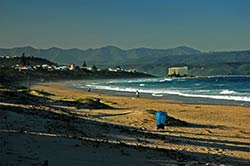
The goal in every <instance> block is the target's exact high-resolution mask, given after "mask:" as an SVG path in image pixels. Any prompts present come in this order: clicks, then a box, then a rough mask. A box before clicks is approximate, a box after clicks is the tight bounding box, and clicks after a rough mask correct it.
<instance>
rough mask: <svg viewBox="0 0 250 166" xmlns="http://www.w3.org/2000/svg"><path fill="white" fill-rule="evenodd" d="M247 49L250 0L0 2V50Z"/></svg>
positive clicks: (249, 41) (249, 34)
mask: <svg viewBox="0 0 250 166" xmlns="http://www.w3.org/2000/svg"><path fill="white" fill-rule="evenodd" d="M107 45H112V46H117V47H120V48H122V49H131V48H139V47H147V48H173V47H178V46H189V47H193V48H197V49H200V50H202V51H230V50H246V49H250V0H0V48H12V47H22V46H32V47H35V48H50V47H60V48H80V49H88V48H99V47H103V46H107Z"/></svg>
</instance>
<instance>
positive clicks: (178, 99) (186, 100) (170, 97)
mask: <svg viewBox="0 0 250 166" xmlns="http://www.w3.org/2000/svg"><path fill="white" fill-rule="evenodd" d="M108 80H110V79H108ZM92 81H93V80H84V81H82V80H77V81H59V82H54V83H60V84H63V85H65V86H66V87H67V88H72V89H77V90H79V91H82V92H87V91H88V87H87V86H86V85H84V83H85V84H86V83H88V82H92ZM97 81H98V80H97ZM77 82H81V83H82V86H84V87H81V88H79V87H76V86H75V85H73V84H74V83H77ZM52 83H53V82H52ZM91 91H92V92H96V93H101V94H107V95H115V96H123V97H136V95H135V92H126V91H115V90H107V89H94V88H93V89H91ZM140 97H141V98H147V99H156V100H157V99H160V100H167V101H172V102H174V103H182V104H204V105H227V106H242V107H249V106H250V102H247V101H235V100H226V99H212V98H202V97H185V96H180V95H174V94H164V95H162V96H154V95H153V94H152V93H144V92H140Z"/></svg>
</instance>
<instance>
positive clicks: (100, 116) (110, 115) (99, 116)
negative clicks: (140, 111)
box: [91, 112, 132, 118]
mask: <svg viewBox="0 0 250 166" xmlns="http://www.w3.org/2000/svg"><path fill="white" fill-rule="evenodd" d="M131 113H132V112H125V113H119V114H98V115H91V116H92V117H96V118H102V117H115V116H123V115H129V114H131Z"/></svg>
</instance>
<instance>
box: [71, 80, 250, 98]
mask: <svg viewBox="0 0 250 166" xmlns="http://www.w3.org/2000/svg"><path fill="white" fill-rule="evenodd" d="M76 86H78V87H81V86H83V84H81V83H79V84H77V85H76ZM84 86H87V87H90V88H92V89H103V90H112V91H123V92H135V91H136V90H138V91H139V92H142V93H148V94H150V95H152V96H155V97H164V96H169V95H177V96H183V97H192V98H193V97H195V98H204V99H215V100H228V101H242V102H250V77H249V76H237V77H236V76H235V77H218V76H214V77H208V78H165V79H164V78H151V79H119V80H109V81H107V80H105V81H93V82H89V83H88V84H85V85H84Z"/></svg>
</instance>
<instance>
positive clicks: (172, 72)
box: [168, 66, 188, 77]
mask: <svg viewBox="0 0 250 166" xmlns="http://www.w3.org/2000/svg"><path fill="white" fill-rule="evenodd" d="M187 75H188V67H187V66H183V67H170V68H168V76H169V77H175V76H180V77H183V76H187Z"/></svg>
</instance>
